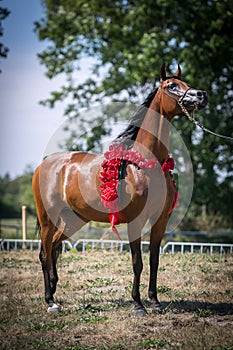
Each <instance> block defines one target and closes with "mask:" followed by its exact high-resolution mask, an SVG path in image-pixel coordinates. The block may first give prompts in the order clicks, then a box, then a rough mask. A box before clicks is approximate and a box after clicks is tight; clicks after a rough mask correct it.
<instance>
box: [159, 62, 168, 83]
mask: <svg viewBox="0 0 233 350" xmlns="http://www.w3.org/2000/svg"><path fill="white" fill-rule="evenodd" d="M166 79H167V76H166V63H163V64H162V66H161V67H160V81H164V80H166Z"/></svg>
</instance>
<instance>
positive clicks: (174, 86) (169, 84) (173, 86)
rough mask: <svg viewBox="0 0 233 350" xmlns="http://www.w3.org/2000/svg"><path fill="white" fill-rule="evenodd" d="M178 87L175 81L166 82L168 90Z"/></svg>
mask: <svg viewBox="0 0 233 350" xmlns="http://www.w3.org/2000/svg"><path fill="white" fill-rule="evenodd" d="M177 87H178V85H177V84H176V83H168V84H167V88H168V89H169V90H175V89H176V88H177Z"/></svg>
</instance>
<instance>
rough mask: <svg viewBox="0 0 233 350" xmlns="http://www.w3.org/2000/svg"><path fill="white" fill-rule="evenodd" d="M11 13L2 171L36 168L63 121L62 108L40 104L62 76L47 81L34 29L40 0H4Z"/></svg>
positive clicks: (1, 77) (0, 125)
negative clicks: (50, 107)
mask: <svg viewBox="0 0 233 350" xmlns="http://www.w3.org/2000/svg"><path fill="white" fill-rule="evenodd" d="M0 6H2V7H7V8H8V9H9V10H10V11H11V14H10V15H9V16H8V18H7V19H6V20H4V21H3V28H4V35H3V37H1V38H0V40H1V41H2V42H3V43H4V44H5V45H6V46H7V47H8V48H9V50H10V51H9V54H8V57H7V59H4V60H1V70H2V73H1V74H0V106H1V109H0V111H1V116H0V150H1V157H0V175H4V174H6V173H9V174H10V175H11V177H12V178H13V177H16V176H18V175H22V174H23V172H24V170H25V168H26V166H27V165H31V166H33V168H35V167H36V166H37V165H38V164H39V163H40V161H41V159H42V157H43V155H44V151H45V149H46V146H47V144H48V142H49V140H50V138H51V136H52V135H53V133H54V132H55V131H56V129H57V128H58V127H59V126H61V124H62V123H64V117H63V116H62V114H63V108H64V106H62V105H61V104H59V105H58V106H57V107H56V108H55V109H49V108H47V107H43V106H41V105H39V103H38V102H39V101H40V100H43V99H45V98H47V97H48V96H49V93H50V92H51V91H53V90H56V89H57V88H58V87H59V86H60V85H61V84H62V82H63V78H62V77H60V78H56V79H55V80H52V81H51V80H49V79H48V78H46V76H45V67H43V66H41V65H40V63H39V60H38V58H37V54H38V53H39V52H41V51H42V49H43V48H44V47H45V43H42V42H39V40H38V38H37V35H36V34H35V33H34V32H33V27H34V25H33V23H34V21H36V20H39V19H40V18H41V17H42V15H43V9H42V6H41V3H40V0H20V1H19V0H3V1H1V2H0ZM79 74H80V76H79V79H84V77H85V76H86V75H87V74H88V66H87V65H86V64H85V65H84V68H83V69H82V70H81V72H79Z"/></svg>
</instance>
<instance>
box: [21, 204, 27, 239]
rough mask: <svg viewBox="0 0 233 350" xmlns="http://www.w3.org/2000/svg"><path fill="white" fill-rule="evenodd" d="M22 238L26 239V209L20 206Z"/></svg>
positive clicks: (24, 206)
mask: <svg viewBox="0 0 233 350" xmlns="http://www.w3.org/2000/svg"><path fill="white" fill-rule="evenodd" d="M22 238H23V239H27V207H26V205H23V206H22Z"/></svg>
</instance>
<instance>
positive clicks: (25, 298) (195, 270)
mask: <svg viewBox="0 0 233 350" xmlns="http://www.w3.org/2000/svg"><path fill="white" fill-rule="evenodd" d="M143 259H144V270H143V274H142V282H141V294H142V298H143V300H144V303H145V305H146V307H147V310H148V316H147V317H144V318H140V317H135V316H134V315H132V313H131V309H132V302H131V282H132V268H131V258H130V255H129V254H128V253H121V254H120V253H118V252H114V253H113V252H106V251H102V252H87V253H65V254H64V255H63V256H62V257H61V259H60V260H59V276H60V280H59V283H58V289H57V293H56V301H57V302H58V303H59V304H60V305H61V306H62V312H61V313H58V314H53V315H51V314H48V313H47V312H46V308H47V307H46V305H45V302H44V300H43V293H44V292H43V277H42V272H41V268H40V264H39V261H38V252H27V251H25V252H9V253H7V252H2V253H1V254H0V266H1V270H0V278H1V280H0V288H1V289H0V298H1V299H0V303H1V304H0V305H1V314H0V329H1V334H0V342H1V347H0V348H1V349H12V350H14V349H17V350H20V349H27V350H30V349H33V350H34V349H46V350H47V349H65V350H84V349H87V350H93V349H98V350H100V349H115V350H117V349H119V350H120V349H122V350H123V349H135V350H141V349H189V350H191V349H212V350H220V349H221V350H223V349H225V350H230V349H233V304H232V298H233V256H230V255H227V256H217V255H213V256H210V255H203V256H201V255H197V254H185V255H180V254H176V255H162V256H161V259H160V268H159V280H158V291H159V296H160V300H161V301H162V304H163V307H164V310H163V312H162V313H151V312H150V310H149V306H150V304H149V302H148V299H147V285H148V272H149V268H148V255H147V254H144V257H143Z"/></svg>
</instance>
